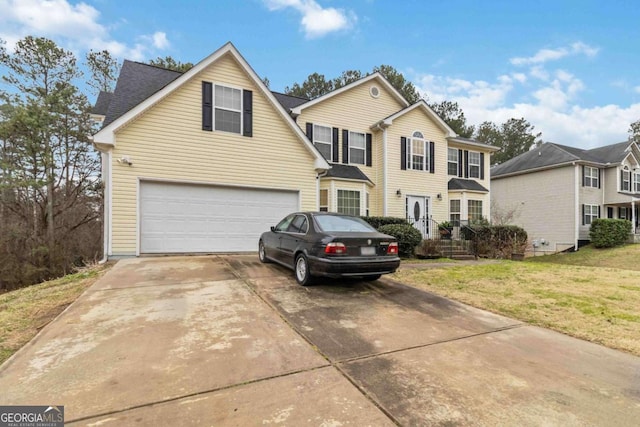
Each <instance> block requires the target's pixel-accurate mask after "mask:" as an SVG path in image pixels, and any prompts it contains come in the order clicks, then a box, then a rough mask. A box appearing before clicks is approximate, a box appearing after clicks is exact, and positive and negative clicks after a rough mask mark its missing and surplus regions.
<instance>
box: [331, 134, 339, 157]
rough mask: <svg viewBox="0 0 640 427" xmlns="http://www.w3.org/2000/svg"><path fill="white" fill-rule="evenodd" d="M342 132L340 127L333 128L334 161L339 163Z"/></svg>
mask: <svg viewBox="0 0 640 427" xmlns="http://www.w3.org/2000/svg"><path fill="white" fill-rule="evenodd" d="M339 134H340V129H338V128H333V150H332V151H333V159H332V161H333V163H338V162H339V160H338V157H340V153H338V135H339Z"/></svg>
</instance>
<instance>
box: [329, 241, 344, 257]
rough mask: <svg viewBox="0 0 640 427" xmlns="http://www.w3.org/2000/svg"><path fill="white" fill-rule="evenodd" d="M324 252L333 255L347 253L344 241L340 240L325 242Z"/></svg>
mask: <svg viewBox="0 0 640 427" xmlns="http://www.w3.org/2000/svg"><path fill="white" fill-rule="evenodd" d="M324 253H325V254H333V255H342V254H346V253H347V247H346V246H345V245H344V243H340V242H331V243H327V246H326V247H325V248H324Z"/></svg>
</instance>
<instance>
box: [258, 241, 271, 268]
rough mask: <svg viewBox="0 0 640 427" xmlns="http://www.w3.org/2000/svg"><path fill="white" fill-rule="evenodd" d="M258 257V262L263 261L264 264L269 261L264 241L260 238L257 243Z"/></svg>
mask: <svg viewBox="0 0 640 427" xmlns="http://www.w3.org/2000/svg"><path fill="white" fill-rule="evenodd" d="M258 258H259V259H260V262H263V263H265V264H266V263H268V262H270V261H269V259H268V258H267V253H266V252H265V250H264V243H263V242H262V240H260V243H258Z"/></svg>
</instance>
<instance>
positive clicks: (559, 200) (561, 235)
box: [491, 165, 581, 251]
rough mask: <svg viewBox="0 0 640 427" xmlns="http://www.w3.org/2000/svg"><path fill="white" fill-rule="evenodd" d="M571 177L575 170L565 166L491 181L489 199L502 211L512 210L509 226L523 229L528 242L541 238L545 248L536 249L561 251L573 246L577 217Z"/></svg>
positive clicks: (574, 177)
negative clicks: (510, 224) (513, 211)
mask: <svg viewBox="0 0 640 427" xmlns="http://www.w3.org/2000/svg"><path fill="white" fill-rule="evenodd" d="M575 174H576V167H575V166H572V165H568V166H565V167H560V168H556V169H548V170H544V171H540V172H534V173H528V174H522V175H516V176H512V177H507V178H497V179H493V180H492V181H491V198H492V199H493V201H494V202H495V203H496V205H497V206H499V208H500V209H502V210H505V211H506V210H516V216H515V218H514V221H513V223H514V224H515V225H519V226H521V227H522V228H524V229H525V230H526V232H527V233H528V235H529V243H531V242H532V241H533V240H539V239H545V240H546V241H548V242H549V245H548V246H545V247H541V248H539V250H541V251H542V250H547V251H560V250H565V249H567V248H569V247H571V246H573V245H574V242H575V230H576V216H578V218H580V214H581V212H578V213H577V214H578V215H576V202H575V179H576V176H575ZM578 179H580V177H578ZM578 209H581V207H578ZM580 222H581V219H580Z"/></svg>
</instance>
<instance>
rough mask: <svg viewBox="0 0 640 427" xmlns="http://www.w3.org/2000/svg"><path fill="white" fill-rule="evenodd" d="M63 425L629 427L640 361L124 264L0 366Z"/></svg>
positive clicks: (459, 318)
mask: <svg viewBox="0 0 640 427" xmlns="http://www.w3.org/2000/svg"><path fill="white" fill-rule="evenodd" d="M0 404H43V405H50V404H57V405H64V406H65V413H66V414H65V418H66V420H67V424H68V425H94V426H110V425H114V426H115V425H117V426H122V425H132V424H136V425H153V426H156V425H194V426H200V425H213V426H244V425H290V426H299V425H322V426H340V425H354V426H365V425H372V426H384V425H390V426H392V425H398V424H399V425H406V426H410V425H411V426H413V425H513V426H516V425H517V426H522V425H532V426H533V425H535V426H538V425H562V426H571V425H575V426H578V425H580V426H582V425H616V426H624V425H637V424H638V419H640V358H637V357H633V356H630V355H628V354H625V353H621V352H618V351H614V350H610V349H607V348H605V347H601V346H598V345H595V344H590V343H587V342H584V341H581V340H577V339H573V338H570V337H567V336H564V335H562V334H558V333H555V332H551V331H548V330H545V329H541V328H536V327H532V326H527V325H523V324H522V323H520V322H517V321H514V320H512V319H508V318H505V317H501V316H497V315H494V314H490V313H487V312H485V311H481V310H477V309H474V308H471V307H468V306H465V305H462V304H458V303H455V302H452V301H450V300H447V299H444V298H441V297H438V296H435V295H433V294H429V293H426V292H423V291H419V290H416V289H413V288H411V287H408V286H404V285H402V284H399V283H394V282H392V281H390V280H379V281H376V282H373V283H363V282H358V281H324V282H322V284H320V285H317V286H313V287H309V288H303V287H300V286H298V285H297V284H296V283H295V281H294V279H293V276H292V273H291V272H289V271H287V270H285V269H283V268H280V267H278V266H274V265H261V264H260V263H259V262H258V261H257V257H256V256H255V255H246V256H245V255H239V256H208V257H170V258H139V259H130V260H124V261H120V262H119V263H118V264H117V265H116V266H115V267H114V268H113V269H112V270H111V271H109V272H108V273H107V274H106V275H105V276H104V277H103V278H102V279H101V280H100V281H99V282H97V283H96V284H95V285H94V286H93V287H92V288H90V289H89V290H88V291H87V292H86V293H85V294H83V295H82V296H81V297H80V298H79V299H78V300H77V301H76V302H75V303H74V304H73V305H72V306H70V307H69V309H67V311H65V312H64V313H63V314H62V315H61V316H60V317H59V318H58V319H56V320H55V321H54V322H52V323H51V324H50V325H48V326H47V327H46V328H44V329H43V331H42V332H41V333H40V334H39V335H38V336H37V337H36V338H35V339H34V340H33V341H32V342H31V343H29V344H28V345H27V346H26V347H24V348H23V349H22V350H21V351H20V352H18V353H17V354H16V355H15V356H14V357H13V358H12V359H10V360H9V361H8V362H7V363H5V364H4V365H3V366H2V367H1V368H0Z"/></svg>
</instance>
